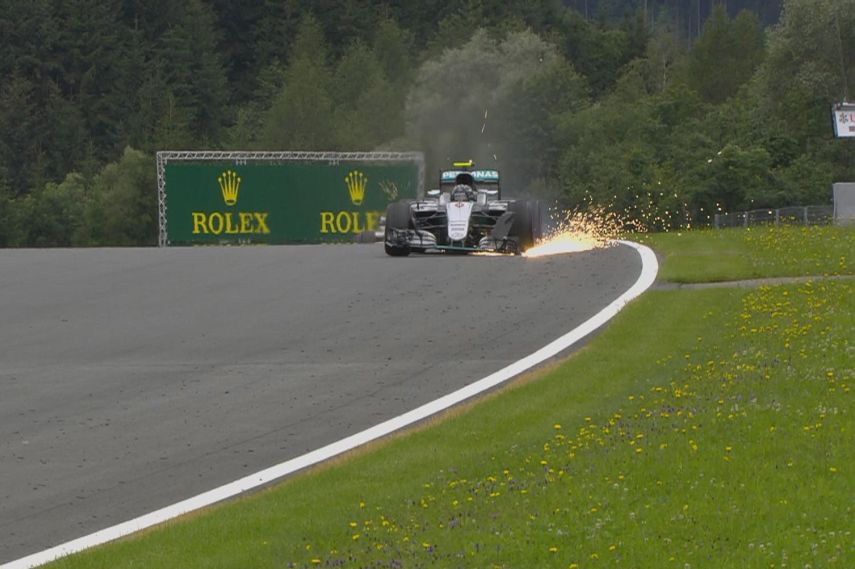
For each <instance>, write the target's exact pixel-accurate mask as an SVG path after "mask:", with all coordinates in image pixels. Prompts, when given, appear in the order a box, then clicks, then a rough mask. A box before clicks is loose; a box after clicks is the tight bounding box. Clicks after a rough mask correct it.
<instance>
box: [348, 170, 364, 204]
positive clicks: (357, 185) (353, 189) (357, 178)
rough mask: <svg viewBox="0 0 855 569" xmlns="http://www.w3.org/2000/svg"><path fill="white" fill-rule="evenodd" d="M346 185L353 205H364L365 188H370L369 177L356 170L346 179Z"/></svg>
mask: <svg viewBox="0 0 855 569" xmlns="http://www.w3.org/2000/svg"><path fill="white" fill-rule="evenodd" d="M344 183H345V184H347V191H348V193H350V201H352V202H353V205H362V200H363V199H365V187H366V186H368V177H366V176H365V174H363V173H362V172H359V171H357V170H354V171H353V172H351V173H350V174H348V175H347V176H345V177H344Z"/></svg>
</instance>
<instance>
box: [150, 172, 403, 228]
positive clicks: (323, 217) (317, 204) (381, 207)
mask: <svg viewBox="0 0 855 569" xmlns="http://www.w3.org/2000/svg"><path fill="white" fill-rule="evenodd" d="M419 175H420V173H419V165H418V164H417V163H415V162H401V161H398V162H389V163H377V162H371V163H369V162H339V163H336V164H330V163H327V162H321V161H316V162H310V161H306V162H285V163H265V162H248V163H243V164H235V162H231V163H230V162H227V161H209V162H208V161H206V162H198V161H197V162H193V161H180V160H174V161H169V162H166V163H165V165H164V167H163V172H162V176H163V188H164V190H165V191H164V192H163V193H164V196H163V199H164V202H165V209H166V219H165V228H166V238H165V242H164V240H163V239H162V242H164V244H168V245H186V244H204V243H209V244H226V243H235V244H241V243H322V242H335V241H353V240H354V238H355V236H356V235H357V234H359V233H362V232H363V231H377V229H378V227H379V222H380V217H381V216H382V215H383V214H384V213H385V210H386V205H387V204H388V203H389V202H392V201H395V200H398V199H402V198H415V197H416V192H417V190H418V186H419Z"/></svg>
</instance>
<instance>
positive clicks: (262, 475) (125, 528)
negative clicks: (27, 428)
mask: <svg viewBox="0 0 855 569" xmlns="http://www.w3.org/2000/svg"><path fill="white" fill-rule="evenodd" d="M618 243H621V244H623V245H626V246H628V247H632V248H633V249H635V250H636V251H638V254H639V255H640V256H641V263H642V268H641V275H640V276H639V277H638V280H637V281H635V284H633V285H632V286H631V287H630V288H629V289H628V290H627V291H626V292H624V293H623V294H622V295H620V296H619V297H618V298H617V299H615V300H614V301H613V302H612V303H611V304H609V305H608V306H606V307H605V308H603V309H602V310H601V311H599V312H598V313H597V314H595V315H594V316H592V317H591V318H589V319H588V320H586V321H585V322H583V323H582V324H580V325H579V326H577V327H576V328H574V329H573V330H571V331H570V332H568V333H567V334H564V335H563V336H561V337H560V338H558V339H557V340H555V341H553V342H551V343H549V344H547V345H546V346H544V347H542V348H541V349H539V350H537V351H536V352H534V353H533V354H530V355H528V356H526V357H524V358H523V359H521V360H519V361H517V362H515V363H512V364H511V365H509V366H507V367H505V368H503V369H500V370H499V371H497V372H495V373H493V374H490V375H488V376H487V377H485V378H483V379H480V380H478V381H476V382H475V383H471V384H469V385H467V386H466V387H464V388H462V389H459V390H457V391H455V392H453V393H449V394H448V395H445V396H443V397H440V398H439V399H436V400H434V401H431V402H430V403H427V404H425V405H422V406H421V407H419V408H417V409H413V410H412V411H409V412H408V413H404V414H403V415H400V416H398V417H395V418H394V419H389V420H388V421H386V422H384V423H380V424H379V425H376V426H374V427H371V428H370V429H366V430H364V431H362V432H361V433H357V434H355V435H352V436H350V437H347V438H345V439H342V440H340V441H338V442H335V443H332V444H330V445H327V446H325V447H323V448H319V449H318V450H315V451H312V452H310V453H308V454H304V455H303V456H298V457H297V458H293V459H291V460H289V461H287V462H283V463H282V464H278V465H276V466H272V467H270V468H267V469H265V470H262V471H261V472H257V473H255V474H250V475H249V476H246V477H244V478H241V479H240V480H237V481H235V482H232V483H230V484H226V485H225V486H220V487H219V488H215V489H213V490H210V491H208V492H205V493H203V494H199V495H198V496H194V497H192V498H189V499H187V500H184V501H182V502H178V503H177V504H173V505H171V506H167V507H165V508H162V509H160V510H157V511H155V512H151V513H150V514H146V515H144V516H140V517H138V518H135V519H133V520H130V521H127V522H124V523H121V524H118V525H115V526H113V527H109V528H106V529H103V530H101V531H97V532H95V533H92V534H89V535H87V536H84V537H81V538H79V539H75V540H73V541H69V542H66V543H63V544H62V545H58V546H56V547H52V548H50V549H47V550H45V551H42V552H40V553H34V554H33V555H29V556H27V557H23V558H21V559H18V560H16V561H11V562H9V563H6V564H4V565H0V569H29V568H31V567H38V566H39V565H44V564H45V563H50V562H51V561H55V560H56V559H59V558H60V557H64V556H66V555H70V554H72V553H77V552H80V551H83V550H85V549H89V548H91V547H95V546H97V545H102V544H104V543H107V542H109V541H113V540H115V539H118V538H120V537H124V536H127V535H130V534H132V533H135V532H138V531H141V530H144V529H146V528H150V527H152V526H155V525H157V524H161V523H163V522H166V521H168V520H171V519H174V518H177V517H179V516H182V515H184V514H187V513H190V512H192V511H195V510H199V509H201V508H205V507H207V506H210V505H212V504H215V503H217V502H221V501H223V500H226V499H227V498H232V497H234V496H237V495H238V494H241V493H243V492H246V491H247V490H252V489H253V488H258V487H259V486H263V485H264V484H268V483H270V482H272V481H274V480H277V479H278V478H282V477H283V476H287V475H289V474H293V473H294V472H297V471H298V470H302V469H304V468H306V467H308V466H312V465H314V464H318V463H319V462H323V461H325V460H328V459H330V458H332V457H334V456H337V455H339V454H342V453H344V452H347V451H349V450H353V449H354V448H356V447H358V446H360V445H364V444H365V443H368V442H371V441H373V440H376V439H379V438H380V437H384V436H386V435H388V434H390V433H393V432H395V431H397V430H400V429H402V428H404V427H406V426H409V425H412V424H413V423H416V422H418V421H421V420H423V419H426V418H427V417H430V416H431V415H435V414H436V413H439V412H440V411H444V410H445V409H448V408H449V407H452V406H453V405H456V404H458V403H460V402H462V401H465V400H466V399H469V398H470V397H473V396H475V395H478V394H479V393H482V392H484V391H486V390H488V389H491V388H493V387H496V386H497V385H500V384H502V383H504V382H506V381H508V380H509V379H511V378H512V377H515V376H517V375H519V374H520V373H522V372H524V371H526V370H528V369H530V368H532V367H534V366H536V365H537V364H539V363H541V362H544V361H546V360H548V359H549V358H551V357H553V356H555V355H557V354H559V353H560V352H562V351H564V350H566V349H567V348H569V347H570V346H572V345H573V344H575V343H576V342H578V341H579V340H581V339H582V338H584V337H585V336H587V335H588V334H590V333H591V332H593V331H594V330H596V329H597V328H599V327H600V326H602V325H603V324H605V323H606V322H608V321H609V320H611V319H612V318H613V317H614V316H615V315H616V314H617V313H618V312H619V311H620V310H621V309H622V308H623V307H624V306H626V304H627V303H628V302H629V301H631V300H632V299H634V298H636V297H637V296H639V295H640V294H641V293H643V292H644V291H645V290H647V289H648V288H650V287H651V286H652V285H653V282H654V281H655V280H656V274H657V272H658V271H659V263H658V262H657V261H656V255H655V254H654V253H653V251H651V250H650V249H649V248H648V247H645V246H644V245H639V244H638V243H633V242H631V241H618Z"/></svg>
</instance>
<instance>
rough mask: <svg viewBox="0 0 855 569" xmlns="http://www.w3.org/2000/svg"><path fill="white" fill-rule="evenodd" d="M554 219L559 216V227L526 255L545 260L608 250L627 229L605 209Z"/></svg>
mask: <svg viewBox="0 0 855 569" xmlns="http://www.w3.org/2000/svg"><path fill="white" fill-rule="evenodd" d="M553 217H557V219H556V221H557V223H556V227H555V228H554V229H553V230H552V231H550V232H549V233H548V234H547V235H546V236H544V238H543V239H541V240H540V241H538V242H537V243H536V244H535V246H534V247H532V248H531V249H528V250H527V251H526V252H525V253H523V256H525V257H544V256H547V255H560V254H565V253H579V252H582V251H590V250H591V249H597V248H600V247H608V246H610V245H611V244H612V242H613V239H614V238H615V237H617V236H618V235H619V234H620V233H621V232H622V231H623V230H624V229H625V224H624V223H623V222H622V220H621V219H620V218H619V217H618V216H617V215H616V214H614V213H612V212H608V211H606V210H605V209H604V208H593V209H588V210H584V211H570V212H564V213H563V214H560V215H557V216H556V215H553Z"/></svg>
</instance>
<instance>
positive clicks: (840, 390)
mask: <svg viewBox="0 0 855 569" xmlns="http://www.w3.org/2000/svg"><path fill="white" fill-rule="evenodd" d="M744 236H746V237H747V236H751V237H752V238H753V237H754V234H753V233H746V234H744ZM657 238H658V237H657ZM657 238H654V239H657ZM713 243H714V245H713V246H715V242H713ZM728 243H729V241H728ZM668 246H669V244H668V243H666V244H665V245H664V246H663V247H664V248H665V249H666V250H667V247H668ZM728 246H729V245H728ZM740 246H744V245H740ZM749 249H750V247H749ZM803 249H805V247H799V246H796V247H793V248H792V251H801V250H803ZM823 255H825V254H824V253H823ZM850 255H851V251H850ZM667 259H668V260H666V268H667V266H668V263H670V262H671V259H673V255H668V256H667ZM809 268H810V269H811V272H813V267H812V266H811V267H809ZM684 270H685V269H684ZM770 272H774V271H771V270H770ZM763 276H778V275H777V274H769V273H767V274H766V275H763ZM854 292H855V283H852V282H851V281H838V282H831V281H817V282H813V283H804V284H800V285H792V286H776V287H761V288H758V289H756V290H749V291H746V290H741V289H740V290H736V289H718V290H704V291H655V292H651V293H648V294H647V295H645V296H644V297H643V298H641V299H639V300H638V301H636V302H634V303H633V304H632V305H631V306H629V307H628V308H627V309H626V310H625V312H623V313H622V314H621V316H620V317H619V318H618V319H617V320H616V321H615V322H614V323H613V324H612V325H611V326H610V327H609V328H608V329H607V330H606V331H605V332H604V333H603V334H601V335H600V336H598V337H597V338H595V339H594V340H593V341H592V342H591V343H590V344H589V346H588V347H587V348H586V349H584V350H582V351H581V352H580V353H578V354H577V355H576V356H574V357H573V358H571V359H570V360H568V361H567V362H566V363H564V364H562V365H561V366H558V367H556V368H554V369H552V370H549V371H546V372H541V373H540V374H539V375H540V376H539V377H537V378H535V379H534V380H533V381H529V382H525V383H522V384H518V385H515V386H512V387H509V388H507V389H505V390H503V391H502V392H501V393H500V394H499V395H497V396H494V397H490V398H488V399H487V400H486V401H484V402H482V403H480V404H478V405H475V406H473V407H472V408H471V409H469V410H468V411H467V412H465V413H462V414H460V413H455V414H453V416H450V417H449V418H448V419H447V420H444V421H438V422H437V424H436V425H435V426H433V427H431V428H429V429H423V430H420V431H416V432H413V433H410V434H408V435H405V436H400V437H396V438H395V439H393V440H391V441H389V442H387V443H383V444H380V445H377V447H376V448H375V449H374V450H373V451H372V452H368V453H359V454H356V455H355V456H353V457H352V458H350V459H348V460H344V461H341V462H340V463H338V464H336V465H333V466H330V467H323V468H319V469H317V470H316V471H315V472H314V473H311V474H309V475H302V476H297V477H294V478H292V479H291V480H289V481H287V482H285V483H284V484H282V485H280V486H278V487H276V488H274V489H271V490H269V491H266V492H262V493H260V494H258V495H255V496H252V497H249V498H247V499H243V500H239V501H236V502H234V503H230V504H227V505H224V506H221V507H217V508H213V509H211V510H210V511H208V512H204V513H201V514H199V515H195V516H193V518H192V519H191V520H187V521H177V522H174V523H170V524H168V525H167V526H166V527H163V528H159V529H156V530H154V531H150V532H147V533H146V534H145V535H142V536H139V537H135V538H133V539H129V540H124V541H122V542H119V543H115V544H111V545H109V546H105V547H102V548H98V549H96V550H93V551H90V552H86V553H84V554H81V555H76V556H73V557H70V558H68V559H65V560H62V561H60V562H58V563H57V564H55V566H56V567H87V568H91V567H105V568H106V567H110V568H119V567H147V568H157V567H206V568H208V567H254V568H256V567H257V568H266V567H271V568H272V567H277V568H280V567H328V566H334V567H428V566H430V567H491V566H497V567H564V568H573V567H577V568H583V567H584V568H587V567H607V566H608V567H639V568H641V567H651V568H653V567H655V568H660V567H679V568H685V567H686V566H690V567H693V568H697V567H716V568H718V567H764V568H768V567H770V566H775V567H783V566H787V567H804V566H805V565H811V566H813V567H851V566H852V564H853V559H855V535H853V526H852V522H851V520H852V519H853V518H855V502H853V494H852V489H853V488H855V466H853V465H855V445H853V444H852V442H853V433H855V416H853V394H852V386H853V384H855V369H853V368H855V363H853V362H855V345H853V340H852V338H853V337H855V333H853V331H855V294H853V293H854Z"/></svg>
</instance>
